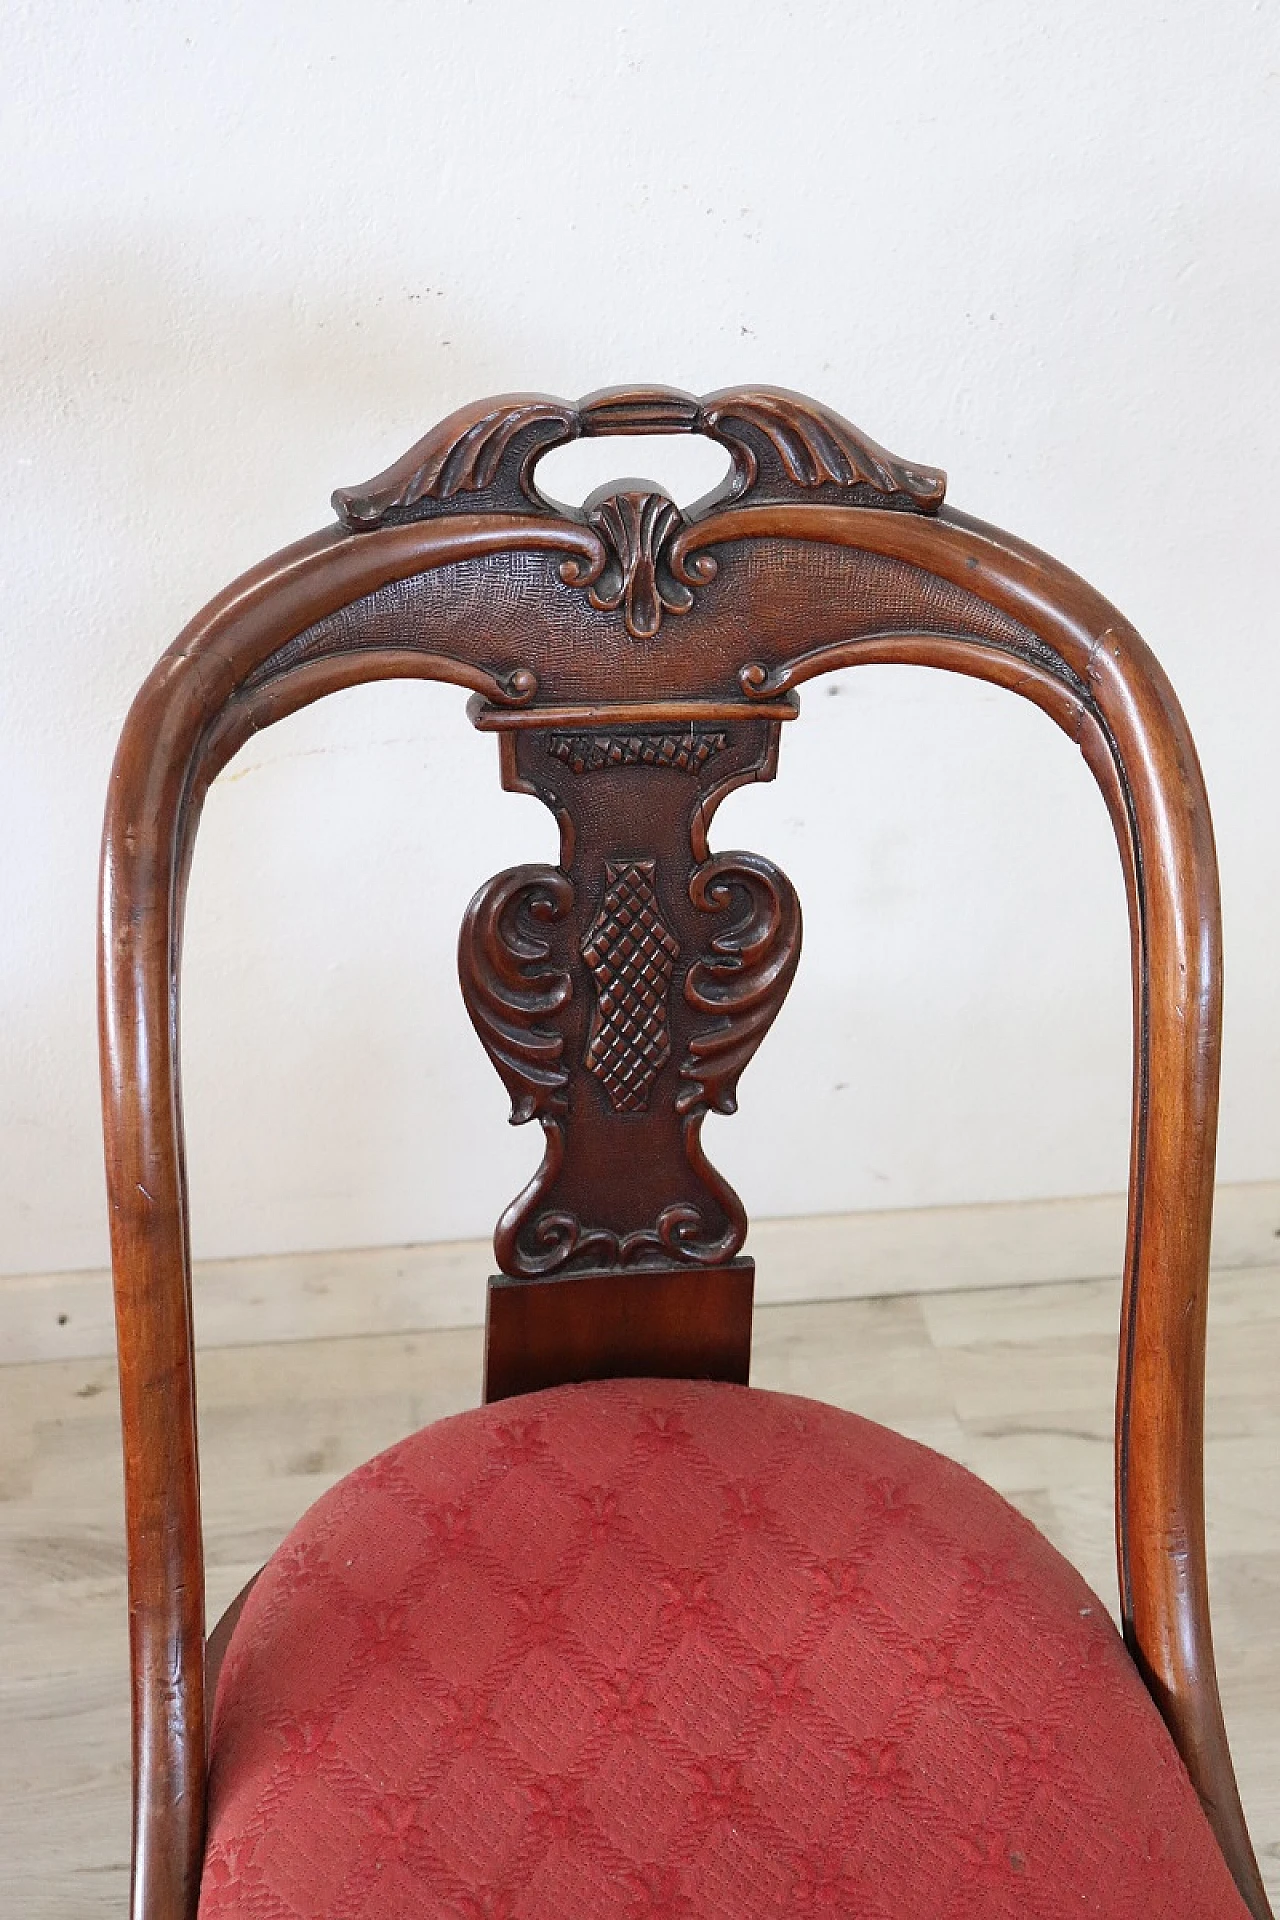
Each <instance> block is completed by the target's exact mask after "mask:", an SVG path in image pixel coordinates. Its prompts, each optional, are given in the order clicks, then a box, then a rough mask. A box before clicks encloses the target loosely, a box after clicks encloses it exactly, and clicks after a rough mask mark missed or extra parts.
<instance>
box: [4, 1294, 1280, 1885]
mask: <svg viewBox="0 0 1280 1920" xmlns="http://www.w3.org/2000/svg"><path fill="white" fill-rule="evenodd" d="M1116 1302H1117V1288H1116V1286H1115V1285H1114V1284H1112V1283H1103V1282H1100V1281H1082V1282H1078V1283H1075V1284H1064V1285H1053V1286H1037V1287H1026V1288H1002V1289H996V1290H991V1291H985V1292H979V1291H974V1292H964V1293H951V1294H935V1295H932V1296H929V1297H924V1296H912V1295H907V1296H900V1297H898V1298H896V1299H886V1300H855V1301H843V1302H839V1303H834V1304H826V1305H815V1306H785V1307H770V1308H767V1309H765V1310H763V1311H762V1312H761V1313H760V1314H759V1315H758V1316H757V1337H756V1355H757V1360H756V1369H755V1380H756V1383H757V1384H759V1385H762V1386H770V1387H781V1388H786V1389H788V1390H790V1391H793V1392H800V1393H808V1394H813V1395H815V1396H817V1397H820V1398H823V1399H827V1400H831V1401H834V1402H836V1403H838V1404H840V1405H842V1406H847V1407H852V1408H856V1409H857V1410H858V1411H859V1412H861V1413H864V1414H867V1415H869V1416H870V1417H871V1418H873V1419H877V1420H882V1421H885V1422H886V1423H887V1424H889V1425H892V1426H894V1427H897V1428H898V1429H899V1430H901V1431H902V1432H905V1433H907V1434H910V1435H911V1436H913V1437H914V1438H915V1439H918V1440H922V1441H924V1442H926V1443H928V1444H929V1445H931V1446H934V1447H937V1448H938V1449H939V1450H940V1451H942V1452H944V1453H947V1454H950V1455H952V1456H953V1457H954V1458H956V1459H958V1460H961V1461H963V1462H964V1464H965V1465H966V1466H969V1467H971V1468H973V1469H974V1470H975V1471H976V1472H978V1473H980V1474H981V1475H982V1476H983V1477H984V1478H985V1479H987V1480H989V1481H990V1482H991V1483H992V1484H993V1485H995V1486H996V1487H998V1488H999V1489H1000V1490H1001V1492H1003V1493H1004V1494H1006V1495H1007V1496H1008V1497H1009V1498H1010V1499H1012V1500H1013V1501H1014V1502H1015V1503H1016V1504H1017V1505H1018V1506H1019V1507H1021V1508H1022V1510H1023V1511H1024V1512H1025V1513H1027V1514H1028V1515H1029V1516H1030V1517H1031V1518H1032V1519H1033V1520H1034V1521H1035V1522H1036V1523H1037V1524H1038V1525H1039V1526H1040V1527H1041V1528H1042V1529H1043V1530H1044V1532H1046V1533H1047V1534H1048V1535H1049V1537H1050V1538H1051V1539H1052V1540H1053V1541H1054V1542H1055V1543H1056V1544H1057V1545H1058V1546H1059V1547H1060V1548H1061V1549H1062V1550H1063V1551H1064V1552H1065V1553H1066V1554H1068V1555H1069V1556H1070V1558H1071V1559H1072V1560H1073V1561H1074V1562H1075V1563H1076V1565H1077V1566H1078V1567H1079V1568H1080V1569H1081V1571H1082V1572H1083V1573H1084V1574H1085V1576H1086V1578H1087V1579H1088V1580H1090V1581H1091V1582H1092V1584H1093V1585H1094V1586H1095V1587H1096V1588H1097V1590H1098V1591H1099V1593H1100V1594H1101V1595H1102V1596H1103V1598H1104V1599H1105V1600H1106V1601H1107V1603H1108V1605H1110V1606H1111V1607H1112V1609H1113V1610H1114V1607H1115V1576H1114V1572H1113V1569H1112V1561H1111V1458H1110V1424H1111V1395H1112V1387H1113V1377H1114V1366H1115V1323H1116ZM1212 1319H1213V1328H1212V1338H1211V1363H1210V1383H1209V1410H1208V1433H1209V1440H1208V1480H1209V1516H1210V1519H1209V1531H1210V1545H1211V1553H1212V1575H1213V1593H1214V1606H1215V1620H1216V1626H1217V1637H1218V1649H1219V1665H1220V1670H1221V1675H1222V1681H1223V1693H1224V1695H1225V1699H1226V1707H1227V1716H1228V1721H1229V1724H1230V1728H1231V1733H1232V1740H1233V1746H1234V1750H1235V1754H1236V1759H1237V1764H1238V1768H1239V1773H1240V1778H1241V1785H1242V1789H1243V1793H1244V1799H1245V1804H1246V1807H1247V1810H1248V1812H1249V1815H1250V1820H1251V1824H1252V1828H1253V1833H1254V1838H1255V1841H1256V1843H1257V1845H1258V1847H1259V1850H1260V1852H1261V1855H1262V1861H1263V1871H1264V1873H1265V1874H1266V1876H1267V1879H1268V1884H1269V1886H1270V1889H1271V1892H1272V1897H1273V1899H1276V1898H1277V1897H1278V1896H1280V1478H1278V1476H1277V1474H1276V1472H1275V1463H1276V1460H1277V1444H1276V1443H1277V1438H1278V1437H1280V1390H1278V1388H1277V1377H1278V1371H1280V1365H1278V1363H1280V1269H1256V1268H1255V1269H1252V1270H1236V1271H1230V1272H1225V1273H1222V1274H1220V1275H1219V1276H1217V1279H1216V1283H1215V1291H1214V1305H1213V1316H1212ZM479 1372H480V1335H479V1333H478V1332H476V1331H473V1330H471V1329H467V1330H465V1331H457V1332H436V1333H416V1334H410V1335H394V1334H383V1335H379V1336H377V1337H374V1338H367V1339H360V1338H350V1339H344V1340H326V1341H311V1342H302V1343H298V1344H295V1345H289V1346H282V1345H277V1346H263V1347H241V1348H238V1349H219V1350H214V1351H211V1352H208V1353H206V1354H205V1355H204V1356H203V1357H202V1361H201V1370H200V1383H201V1423H202V1435H203V1478H204V1488H205V1503H206V1524H207V1545H208V1553H209V1605H210V1613H211V1617H216V1615H217V1613H218V1612H220V1611H221V1609H222V1607H223V1606H224V1605H225V1604H226V1602H227V1601H228V1600H229V1599H230V1597H231V1596H232V1594H233V1593H234V1592H235V1591H236V1590H237V1589H238V1588H239V1587H240V1586H241V1584H242V1583H243V1582H244V1580H245V1579H247V1578H248V1576H249V1574H250V1573H251V1572H252V1571H253V1570H254V1569H255V1568H256V1567H257V1566H258V1565H260V1563H261V1562H262V1560H263V1559H264V1558H265V1557H266V1555H267V1554H268V1553H269V1552H270V1551H271V1549H272V1548H273V1547H274V1546H275V1544H276V1543H277V1541H278V1540H279V1538H280V1537H281V1535H282V1534H283V1533H284V1532H285V1531H286V1529H287V1528H288V1527H289V1526H290V1524H291V1523H292V1521H293V1520H294V1519H295V1518H296V1517H297V1515H298V1514H299V1513H300V1512H301V1511H302V1509H303V1508H304V1507H306V1506H307V1505H308V1504H309V1503H310V1502H311V1501H312V1500H314V1499H315V1498H316V1497H317V1496H318V1494H320V1493H321V1492H322V1491H323V1489H324V1488H325V1487H327V1486H328V1485H329V1484H330V1482H332V1481H333V1480H334V1479H336V1478H337V1477H338V1476H339V1475H340V1474H342V1473H344V1472H346V1471H347V1469H348V1468H350V1467H352V1466H354V1465H355V1464H356V1463H357V1462H359V1461H361V1460H363V1459H365V1458H366V1457H367V1456H368V1455H369V1454H371V1453H374V1452H376V1451H377V1450H378V1449H379V1448H380V1447H382V1446H385V1445H387V1444H389V1443H390V1442H391V1441H392V1440H394V1439H397V1438H399V1437H400V1436H401V1435H402V1434H404V1433H406V1432H408V1431H410V1430H411V1429H413V1428H414V1427H417V1426H420V1425H422V1424H423V1423H424V1422H426V1421H428V1420H432V1419H435V1418H437V1417H438V1416H439V1415H442V1414H445V1413H450V1412H454V1411H456V1410H457V1409H459V1408H462V1407H465V1406H469V1405H472V1404H474V1401H475V1398H476V1393H477V1382H478V1380H479ZM121 1535H122V1517H121V1495H120V1470H119V1435H118V1427H117V1421H116V1412H115V1377H114V1368H113V1365H112V1363H111V1362H110V1361H104V1360H82V1361H50V1362H47V1363H41V1364H38V1365H29V1366H11V1367H4V1368H0V1621H2V1623H3V1627H2V1631H3V1647H4V1660H3V1666H2V1671H0V1912H3V1913H6V1914H13V1915H15V1916H17V1915H19V1914H21V1915H22V1916H23V1920H67V1916H70V1915H84V1916H97V1915H106V1914H112V1915H123V1913H124V1912H125V1907H126V1889H127V1877H128V1867H127V1858H128V1714H127V1701H128V1682H127V1672H126V1645H125V1599H124V1556H123V1551H122V1546H121Z"/></svg>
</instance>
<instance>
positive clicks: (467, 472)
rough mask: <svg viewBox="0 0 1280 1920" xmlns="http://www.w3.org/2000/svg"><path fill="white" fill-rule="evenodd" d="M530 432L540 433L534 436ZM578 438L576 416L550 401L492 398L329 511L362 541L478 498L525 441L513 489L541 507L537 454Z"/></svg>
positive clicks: (336, 499) (340, 497)
mask: <svg viewBox="0 0 1280 1920" xmlns="http://www.w3.org/2000/svg"><path fill="white" fill-rule="evenodd" d="M533 429H541V431H540V432H537V433H534V432H532V430H533ZM579 431H580V428H579V424H578V414H577V409H576V408H575V407H573V406H571V405H570V404H569V402H568V401H567V400H557V399H555V398H554V397H553V396H552V395H550V394H543V393H536V394H499V395H497V396H496V397H495V398H493V399H491V400H479V401H476V402H475V403H474V404H473V405H472V406H469V407H460V408H459V409H458V411H457V412H456V413H451V414H450V415H449V416H448V418H447V419H445V420H441V421H440V422H439V424H438V425H437V426H434V427H432V429H431V431H430V432H429V433H425V434H424V435H423V436H422V438H421V440H419V441H417V442H415V444H414V445H413V446H412V447H410V449H409V451H408V452H407V453H405V454H402V455H401V457H400V459H398V460H396V461H393V463H392V464H391V466H389V467H387V468H385V469H384V470H383V472H381V473H379V474H376V475H375V476H374V478H373V479H372V480H367V481H366V482H365V483H364V485H363V486H359V487H339V488H338V490H337V492H336V493H335V494H334V496H333V506H334V511H335V512H336V513H337V515H338V518H339V519H340V520H342V521H343V522H344V523H345V524H346V525H347V526H348V527H350V528H351V529H352V531H353V532H358V533H367V532H370V531H372V530H373V529H374V528H376V527H380V526H383V525H385V524H387V522H388V520H390V519H398V518H401V517H403V516H404V515H406V514H408V513H411V512H412V511H413V509H415V508H422V507H424V506H427V505H429V504H430V503H432V502H437V503H441V504H443V503H447V502H449V501H451V500H453V499H455V498H456V497H457V496H458V495H459V494H464V493H483V492H485V491H486V490H487V489H488V488H490V487H492V486H494V485H495V484H496V483H497V482H498V481H499V480H500V479H501V477H502V468H503V463H504V461H505V460H506V458H507V455H508V452H509V451H510V450H511V448H512V446H513V444H514V443H515V442H517V441H519V440H521V439H526V440H527V441H528V445H527V446H526V448H525V449H524V451H523V453H522V456H521V463H520V469H519V474H518V484H519V487H520V490H521V491H522V492H523V494H524V495H525V497H526V500H527V504H528V505H530V506H540V507H542V508H543V509H544V510H545V508H546V502H545V501H544V500H542V499H541V498H540V497H539V496H537V495H536V494H535V493H534V492H533V490H532V482H531V480H530V473H531V470H532V466H533V462H534V461H535V460H536V459H537V458H538V456H539V454H542V453H545V452H547V450H548V449H549V448H551V447H556V446H560V445H561V444H562V443H563V442H564V441H566V440H573V439H576V437H577V435H578V433H579Z"/></svg>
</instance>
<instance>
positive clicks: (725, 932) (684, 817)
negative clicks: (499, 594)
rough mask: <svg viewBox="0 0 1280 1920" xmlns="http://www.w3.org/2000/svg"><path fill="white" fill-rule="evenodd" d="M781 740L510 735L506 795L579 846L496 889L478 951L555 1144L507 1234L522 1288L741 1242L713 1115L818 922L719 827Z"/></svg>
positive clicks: (503, 1038) (510, 1213)
mask: <svg viewBox="0 0 1280 1920" xmlns="http://www.w3.org/2000/svg"><path fill="white" fill-rule="evenodd" d="M779 731H780V725H779V722H777V721H775V720H762V719H758V718H756V717H755V716H754V715H744V717H742V718H741V719H739V720H735V721H733V722H731V723H729V724H727V725H725V726H724V727H720V728H715V729H702V730H700V732H701V745H702V747H703V748H705V751H698V750H697V744H698V741H699V730H692V729H691V730H690V732H689V734H688V735H687V736H685V738H686V739H687V740H689V741H690V742H692V743H693V744H692V745H691V746H690V747H689V748H688V750H687V751H685V752H683V753H677V752H676V751H675V749H674V747H672V746H671V745H670V744H669V743H670V742H672V741H674V740H675V739H676V738H677V736H676V735H674V734H673V733H669V732H664V731H662V730H658V729H648V730H645V729H640V730H637V729H635V728H629V729H622V728H618V729H609V728H598V729H595V730H593V731H592V732H591V733H590V734H589V735H585V736H576V735H563V734H559V733H555V732H549V731H548V732H544V731H543V730H542V729H540V728H537V727H525V728H517V729H511V730H507V731H504V732H503V733H502V735H501V739H502V751H503V778H504V782H505V784H506V785H507V786H509V787H513V788H516V789H518V790H522V791H525V792H532V793H536V794H537V795H538V796H539V797H540V798H541V799H543V800H544V801H545V802H546V803H547V804H548V805H549V806H551V807H552V808H553V809H554V810H555V812H556V813H557V815H558V817H559V819H560V822H561V833H562V843H563V853H562V860H561V864H560V866H559V867H558V868H549V867H517V868H515V869H513V870H512V871H511V872H509V873H505V874H499V875H498V876H497V878H496V879H494V880H491V881H490V882H489V883H488V884H487V885H486V886H485V887H483V888H482V889H481V890H480V892H479V893H478V894H477V896H476V898H475V900H474V901H473V902H472V904H471V907H470V908H469V910H468V913H467V916H466V920H465V922H464V925H463V931H462V939H461V942H460V946H459V967H460V973H461V978H462V986H463V994H464V998H465V1000H466V1004H467V1008H468V1011H469V1013H470V1015H471V1019H472V1021H473V1023H474V1025H475V1028H476V1031H477V1033H478V1034H479V1036H480V1038H481V1040H482V1041H483V1043H484V1045H485V1048H486V1050H487V1051H488V1053H489V1056H490V1058H491V1059H492V1060H493V1062H494V1065H495V1067H496V1068H497V1070H498V1072H499V1073H500V1074H501V1076H502V1079H503V1081H504V1083H505V1085H506V1087H507V1089H508V1091H509V1093H510V1094H511V1098H512V1114H511V1117H512V1120H513V1122H514V1123H516V1124H520V1123H522V1122H524V1121H528V1120H532V1119H537V1120H538V1121H539V1122H540V1123H541V1125H542V1128H543V1132H544V1134H545V1136H546V1148H545V1153H544V1156H543V1161H542V1165H541V1166H540V1167H539V1169H538V1171H537V1173H536V1174H535V1176H534V1178H533V1180H532V1181H531V1182H530V1183H529V1185H528V1187H526V1189H525V1191H524V1192H523V1193H522V1194H520V1195H519V1196H518V1197H517V1199H516V1200H515V1201H513V1202H512V1204H511V1206H510V1207H508V1209H507V1211H506V1212H505V1213H504V1215H503V1217H502V1219H501V1221H500V1222H499V1226H498V1231H497V1234H496V1235H495V1242H494V1244H495V1248H496V1251H497V1255H498V1263H499V1265H500V1267H501V1268H502V1270H503V1272H504V1273H505V1274H508V1275H510V1276H512V1277H513V1278H520V1279H534V1278H540V1277H547V1278H549V1277H551V1276H554V1275H558V1274H564V1273H571V1272H581V1271H588V1270H592V1271H596V1270H601V1269H613V1270H638V1271H649V1270H653V1269H656V1268H660V1267H661V1268H669V1267H671V1266H673V1265H674V1266H688V1267H699V1268H710V1267H718V1266H723V1265H724V1264H725V1263H726V1262H728V1261H731V1260H732V1258H733V1256H734V1255H735V1254H736V1253H737V1252H738V1250H739V1248H740V1247H741V1245H742V1242H743V1240H744V1238H745V1235H746V1226H747V1222H746V1215H745V1212H744V1211H743V1207H742V1203H741V1201H740V1200H739V1199H738V1196H737V1195H736V1194H735V1193H734V1191H733V1189H732V1188H731V1187H730V1186H729V1184H728V1182H727V1181H725V1180H724V1179H723V1178H722V1176H721V1175H720V1174H719V1173H717V1172H716V1170H715V1169H714V1168H713V1167H712V1166H711V1164H710V1162H709V1161H708V1160H707V1158H706V1156H705V1154H704V1153H703V1150H702V1143H701V1128H702V1121H703V1119H704V1117H705V1115H706V1114H707V1113H708V1112H709V1111H711V1110H715V1111H717V1112H720V1113H731V1112H732V1111H733V1110H734V1105H735V1095H736V1087H737V1082H738V1077H739V1075H740V1074H741V1073H742V1071H743V1069H744V1068H745V1067H746V1065H747V1063H748V1062H749V1060H750V1059H751V1056H752V1054H753V1053H754V1052H755V1050H756V1048H757V1046H758V1045H759V1044H760V1041H761V1040H762V1039H763V1037H764V1034H765V1032H766V1031H767V1029H768V1027H769V1025H770V1023H771V1021H772V1020H773V1018H774V1016H775V1014H776V1013H777V1011H778V1008H779V1007H780V1006H781V1004H782V1001H783V999H784V998H785V996H786V992H787V989H788V987H789V986H790V983H791V978H792V975H793V974H794V972H795V967H796V963H797V960H798V958H799V952H800V911H799V907H798V905H797V903H796V898H795V894H794V892H793V890H792V888H791V885H790V883H789V882H788V881H787V880H786V879H785V878H784V876H783V875H782V874H781V873H779V872H778V870H777V869H776V868H775V867H773V866H771V865H770V864H769V862H768V861H766V860H763V859H761V858H760V857H759V856H758V855H755V854H748V853H733V854H720V855H717V856H714V857H712V856H710V855H709V854H708V851H707V846H706V832H707V825H708V822H709V820H710V818H711V815H712V813H713V812H714V810H715V807H716V805H717V804H718V802H719V800H720V799H721V798H722V797H723V796H724V794H725V793H726V792H728V791H729V790H730V789H731V788H732V787H734V786H737V785H740V784H741V783H742V782H743V781H744V780H759V779H769V778H771V777H772V773H773V769H774V763H775V758H776V753H777V741H778V734H779ZM583 741H585V743H586V744H582V742H583ZM588 766H589V767H590V770H591V775H592V777H591V779H590V780H584V779H583V773H584V772H585V771H586V769H587V768H588Z"/></svg>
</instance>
